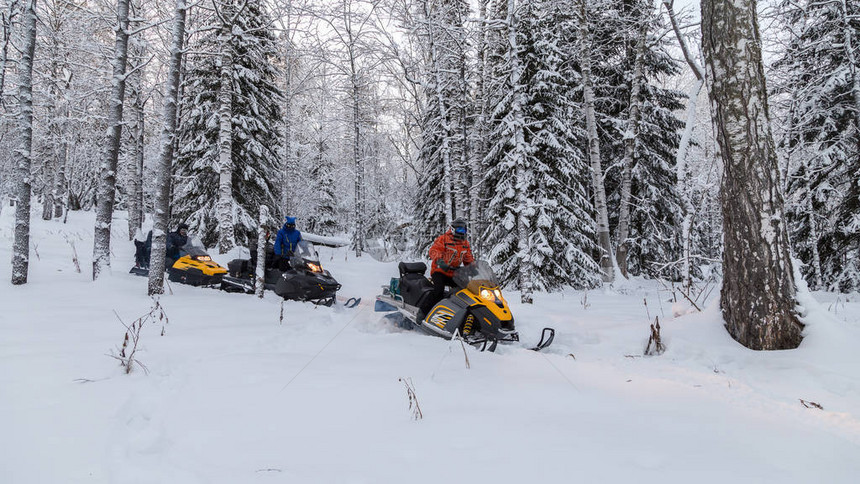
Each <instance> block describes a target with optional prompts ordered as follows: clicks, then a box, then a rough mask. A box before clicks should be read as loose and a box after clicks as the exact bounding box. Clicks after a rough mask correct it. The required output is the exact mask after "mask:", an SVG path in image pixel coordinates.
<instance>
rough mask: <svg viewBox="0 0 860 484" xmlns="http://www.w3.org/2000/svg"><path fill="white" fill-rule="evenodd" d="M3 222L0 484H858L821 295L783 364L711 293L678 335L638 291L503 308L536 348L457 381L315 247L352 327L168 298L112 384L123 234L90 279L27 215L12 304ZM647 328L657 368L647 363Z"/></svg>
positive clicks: (368, 263)
mask: <svg viewBox="0 0 860 484" xmlns="http://www.w3.org/2000/svg"><path fill="white" fill-rule="evenodd" d="M13 217H14V214H13V211H12V210H11V209H9V208H8V207H4V210H3V212H2V214H0V262H2V263H0V482H3V483H16V484H18V483H77V482H86V483H101V482H105V483H251V482H284V483H286V482H290V483H389V482H390V483H394V482H398V483H399V482H411V483H434V484H435V483H440V482H456V483H459V482H470V483H484V482H494V483H499V482H516V483H526V482H660V483H667V482H669V483H672V482H684V483H686V482H697V483H702V482H704V483H710V482H714V483H717V482H719V483H725V482H779V483H811V482H826V483H849V482H850V483H854V482H858V475H860V351H858V348H860V296H857V295H854V296H848V297H846V296H845V295H839V296H837V295H835V294H818V293H816V294H815V295H814V296H815V298H816V299H818V300H819V301H820V302H821V304H820V305H816V304H813V303H808V302H807V303H805V305H806V309H805V310H806V311H807V314H808V318H807V319H808V321H807V322H808V326H807V330H806V338H805V340H804V342H803V344H802V345H801V347H800V348H799V349H797V350H793V351H777V352H754V351H750V350H747V349H744V348H743V347H741V346H739V345H738V344H736V343H734V342H733V341H732V340H731V338H730V337H729V336H728V335H727V334H726V332H725V331H724V330H723V328H722V326H721V323H720V321H719V314H718V311H717V310H716V308H715V307H714V305H713V300H714V299H715V297H714V296H712V297H711V300H712V301H711V302H710V304H709V306H708V308H707V309H706V310H705V311H704V312H703V313H699V312H692V313H691V314H687V315H684V316H681V317H673V314H672V313H673V312H685V311H683V310H682V309H683V308H682V307H681V306H683V305H677V304H673V302H672V295H671V293H670V292H667V291H666V290H665V289H664V288H663V286H662V285H660V284H659V283H656V282H653V281H641V280H636V281H634V282H632V283H628V284H627V285H626V286H625V287H624V288H623V289H622V290H614V291H613V290H606V291H604V290H600V291H591V292H589V293H588V294H587V297H585V295H584V294H583V293H582V292H576V291H568V292H565V293H564V294H541V295H538V296H537V297H536V298H535V304H534V305H531V306H521V305H519V304H517V303H516V301H518V296H517V295H516V294H514V293H508V294H507V299H508V300H509V301H511V302H512V307H513V311H514V314H515V316H516V318H517V325H518V329H519V330H520V333H521V335H522V337H523V339H524V340H525V343H526V344H528V343H535V342H536V340H537V338H538V335H539V332H540V329H541V328H542V327H543V326H553V327H555V328H556V330H557V336H556V341H555V343H554V344H553V346H551V347H550V348H548V349H547V350H546V351H545V352H543V353H535V352H531V351H527V350H524V349H520V348H513V347H501V348H499V350H498V351H497V352H496V353H495V354H490V353H479V352H477V351H474V350H472V349H471V348H469V349H468V359H469V363H470V365H471V368H467V367H466V363H465V358H464V352H463V350H462V349H461V348H460V346H459V344H449V343H448V342H446V341H444V340H441V339H436V338H432V337H429V336H424V335H421V334H418V333H413V332H404V331H401V330H396V329H394V328H391V327H388V326H386V325H385V324H384V323H382V322H381V321H380V314H379V313H374V312H373V299H374V295H375V294H376V293H377V290H378V288H379V286H380V285H382V284H386V283H387V282H388V280H389V278H390V277H391V276H392V275H394V274H395V273H396V268H395V267H396V265H395V264H394V263H387V264H383V263H379V262H376V261H374V260H372V259H371V258H369V257H362V258H361V259H356V258H355V257H354V256H353V255H352V254H350V253H349V252H348V251H346V250H345V249H329V248H321V249H320V252H321V254H322V256H323V264H324V265H325V267H326V268H328V269H330V270H331V271H332V273H333V274H334V276H335V277H336V278H337V279H338V280H339V281H340V282H341V283H342V284H343V289H342V292H341V293H342V294H343V295H344V296H361V297H362V298H363V303H362V304H361V306H359V307H358V308H356V309H351V310H348V309H338V308H334V309H333V308H322V307H314V306H311V305H309V304H303V303H297V302H286V303H284V304H283V314H284V316H283V320H282V321H281V318H280V314H281V307H282V304H281V301H280V300H279V299H278V298H277V297H275V296H274V295H272V294H269V295H267V296H266V297H265V298H264V299H263V300H259V299H257V298H255V297H253V296H248V295H243V294H227V293H224V292H220V291H215V290H212V289H201V288H194V287H188V286H182V285H178V284H172V285H171V290H172V292H171V293H170V294H168V295H165V296H163V297H162V298H161V304H162V305H163V307H164V310H165V312H166V315H167V317H168V318H169V320H168V321H165V322H163V323H162V322H153V323H148V324H147V325H146V326H145V327H144V328H143V331H142V335H141V348H140V351H139V354H138V356H139V359H140V361H141V362H142V363H143V364H145V365H146V368H147V369H148V373H147V372H145V371H143V370H142V369H141V368H137V369H136V371H134V372H132V373H131V374H130V375H126V374H124V373H123V372H122V370H121V369H120V367H119V365H118V362H117V361H116V360H115V359H113V358H111V357H110V356H109V355H110V353H111V352H115V351H116V350H117V348H118V347H119V346H120V344H121V343H122V338H123V335H124V333H125V328H124V327H123V325H122V324H121V323H120V321H119V320H120V319H121V320H122V321H124V322H125V323H127V324H128V323H131V322H132V321H133V320H134V319H136V318H138V317H140V316H142V315H144V314H145V313H147V312H148V311H149V310H150V308H151V306H152V300H151V299H150V298H149V297H147V296H146V280H145V279H144V278H140V277H136V276H133V275H130V274H128V273H127V271H128V268H129V267H130V266H131V265H132V261H133V253H134V250H133V245H132V244H131V243H130V242H128V241H127V240H126V239H127V237H126V236H125V235H126V230H125V221H124V220H120V219H118V220H116V223H115V224H114V229H113V230H114V239H113V243H112V250H113V259H112V264H113V268H112V271H111V272H110V273H108V274H106V275H105V276H104V277H103V278H102V279H101V280H99V281H97V282H92V281H91V261H92V255H91V254H92V227H93V221H94V217H93V215H92V214H90V213H71V214H70V215H69V222H68V224H62V223H60V222H42V221H41V220H39V219H38V217H37V216H36V217H34V226H33V237H32V247H33V251H32V252H31V254H32V256H31V265H30V278H29V283H28V284H26V285H23V286H12V285H11V284H10V283H9V280H10V277H11V276H10V274H11V269H10V264H9V261H10V260H11V245H12V224H13ZM73 247H74V251H76V252H77V256H78V258H79V260H80V267H81V272H80V273H78V272H76V270H75V264H74V263H73ZM213 255H215V254H213ZM215 257H216V259H218V257H217V255H215ZM221 262H222V263H223V262H226V261H223V260H222V261H221ZM716 292H717V291H714V293H715V294H716ZM646 300H647V307H646V304H645V302H644V301H646ZM679 309H680V311H679ZM649 316H650V318H653V317H654V316H659V317H660V321H661V325H662V334H663V338H664V341H665V343H666V345H667V351H666V352H665V353H664V354H663V355H661V356H652V357H643V356H642V352H643V349H644V347H645V344H646V342H647V338H648V332H649V329H648V324H649ZM162 330H163V331H164V335H163V336H162V335H161V333H162ZM401 379H410V380H411V382H412V384H413V385H414V388H415V392H416V395H417V399H418V403H419V405H420V408H421V411H422V413H423V419H420V420H414V419H413V418H412V415H413V413H412V412H411V411H410V408H409V402H408V400H407V392H406V387H405V386H404V383H403V382H402V381H401ZM801 399H802V400H804V401H806V402H815V403H817V404H820V405H821V406H822V407H823V409H818V408H815V407H814V406H812V405H811V404H809V403H808V404H807V405H809V406H810V407H811V408H807V407H806V406H804V405H803V403H802V402H801Z"/></svg>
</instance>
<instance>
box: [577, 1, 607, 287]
mask: <svg viewBox="0 0 860 484" xmlns="http://www.w3.org/2000/svg"><path fill="white" fill-rule="evenodd" d="M585 5H586V0H580V1H579V13H580V19H579V39H580V42H581V44H580V45H581V47H580V54H581V55H582V58H581V63H582V90H583V98H584V99H583V100H584V101H585V124H586V130H587V132H588V157H589V160H590V161H591V179H592V183H593V185H594V208H595V210H596V211H597V220H596V221H597V245H598V246H599V247H600V249H601V252H602V253H601V254H600V269H601V271H602V272H603V282H612V281H613V280H614V279H615V264H614V263H613V258H612V242H611V240H610V238H609V208H608V206H607V204H606V188H605V186H604V184H603V168H602V167H601V166H600V139H599V138H598V137H597V117H596V115H595V112H594V89H593V87H592V85H593V83H592V79H591V34H590V33H589V29H588V14H587V11H586V8H585Z"/></svg>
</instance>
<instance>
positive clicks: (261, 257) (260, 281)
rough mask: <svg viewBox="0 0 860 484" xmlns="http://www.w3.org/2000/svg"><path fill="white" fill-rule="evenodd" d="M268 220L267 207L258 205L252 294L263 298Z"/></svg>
mask: <svg viewBox="0 0 860 484" xmlns="http://www.w3.org/2000/svg"><path fill="white" fill-rule="evenodd" d="M268 220H269V207H267V206H265V205H260V223H259V224H258V226H259V229H258V232H257V267H255V268H254V274H255V276H256V285H255V286H254V293H255V294H256V295H257V297H259V298H262V297H263V291H264V290H265V285H266V222H268Z"/></svg>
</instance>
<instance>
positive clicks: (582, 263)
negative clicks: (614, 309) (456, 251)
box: [485, 0, 600, 290]
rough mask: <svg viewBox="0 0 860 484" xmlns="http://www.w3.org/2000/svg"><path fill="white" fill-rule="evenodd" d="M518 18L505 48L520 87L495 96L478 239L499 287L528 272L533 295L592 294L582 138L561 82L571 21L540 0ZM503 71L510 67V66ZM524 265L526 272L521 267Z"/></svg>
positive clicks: (594, 275) (595, 277) (595, 271)
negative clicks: (569, 290) (564, 290)
mask: <svg viewBox="0 0 860 484" xmlns="http://www.w3.org/2000/svg"><path fill="white" fill-rule="evenodd" d="M516 13H519V14H520V18H519V19H518V21H517V22H515V23H514V25H515V26H516V36H517V41H516V42H512V43H510V44H508V45H516V46H518V47H519V49H518V50H517V51H516V52H515V53H509V56H513V55H516V56H517V57H518V59H519V62H518V63H517V64H519V65H520V66H521V75H520V76H519V77H518V79H519V85H518V86H514V85H513V84H508V86H505V87H504V88H503V89H502V90H501V91H497V92H507V93H508V95H506V96H503V97H502V98H501V99H500V100H499V104H498V105H497V107H496V109H495V110H494V116H493V119H491V126H492V131H491V132H490V136H489V142H490V150H489V154H488V156H487V160H486V164H487V166H488V167H489V171H488V174H487V179H486V180H485V183H487V184H488V185H489V186H490V187H493V189H494V190H493V194H492V196H491V198H490V201H489V206H488V209H487V210H488V213H487V215H488V219H489V220H498V221H499V223H497V224H493V225H491V226H490V227H489V228H488V230H487V231H486V233H485V237H487V242H488V243H489V245H490V246H491V247H492V250H491V259H492V260H493V262H495V263H496V264H497V265H498V266H499V268H500V271H499V272H500V275H501V277H502V278H503V280H504V281H506V282H514V281H517V284H518V285H519V286H520V289H521V290H523V288H522V287H521V286H522V279H523V278H522V276H523V274H522V271H523V270H528V269H529V268H530V270H531V274H529V275H528V277H527V278H526V279H527V280H528V281H529V282H530V283H531V284H532V287H533V288H534V289H536V290H553V289H558V288H559V287H561V286H563V285H565V284H573V285H575V286H578V287H593V286H595V285H597V284H599V281H600V278H599V268H598V267H597V264H596V263H595V261H594V259H593V258H592V257H591V254H592V253H593V252H594V251H595V250H596V245H595V242H594V237H595V234H594V218H593V215H592V211H593V209H592V206H591V204H590V201H589V199H588V191H587V176H588V167H587V164H586V162H585V156H584V154H583V153H582V152H581V151H580V149H579V148H577V146H582V145H580V144H578V141H579V140H581V139H583V134H582V132H581V131H580V132H579V133H577V132H575V131H573V129H572V127H571V126H572V125H573V123H571V119H570V113H571V112H572V111H573V109H574V107H575V106H573V103H572V101H571V96H570V94H571V86H570V83H569V81H568V78H567V77H566V76H565V75H564V73H563V65H564V59H565V57H566V56H565V52H564V51H563V50H562V47H563V46H564V45H565V44H564V33H565V28H564V27H565V26H567V27H569V26H570V25H571V22H572V19H571V18H570V17H569V16H567V14H566V13H565V12H564V10H563V9H562V8H560V4H558V3H556V2H552V1H547V0H544V1H531V2H528V3H525V4H524V5H523V6H522V7H521V8H519V9H518V10H517V12H516ZM502 45H505V44H502ZM495 58H496V59H500V58H501V57H500V56H496V57H495ZM506 67H508V68H516V65H511V63H510V61H509V62H508V66H506ZM509 79H510V81H509V82H514V81H515V79H517V78H515V77H510V78H509ZM517 95H520V99H521V101H518V100H517V98H516V96H517ZM517 104H519V106H518V109H519V110H520V114H519V115H517V112H516V109H517ZM523 202H525V203H523ZM520 225H522V226H523V227H524V228H525V230H524V231H522V230H520V229H519V226H520ZM523 236H525V237H526V238H527V240H526V241H525V242H526V243H525V244H523V243H522V242H523V241H522V240H521V237H523ZM523 245H525V247H527V252H525V253H524V252H523V250H522V248H523ZM523 259H527V260H528V261H529V264H527V265H525V266H524V265H523V264H522V261H523ZM524 267H525V269H524Z"/></svg>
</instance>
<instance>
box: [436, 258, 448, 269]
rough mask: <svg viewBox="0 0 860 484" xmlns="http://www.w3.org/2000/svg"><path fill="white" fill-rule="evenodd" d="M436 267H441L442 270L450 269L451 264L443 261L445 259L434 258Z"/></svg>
mask: <svg viewBox="0 0 860 484" xmlns="http://www.w3.org/2000/svg"><path fill="white" fill-rule="evenodd" d="M436 267H438V268H440V269H442V270H443V271H448V270H451V266H449V265H448V263H447V262H445V259H436Z"/></svg>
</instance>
